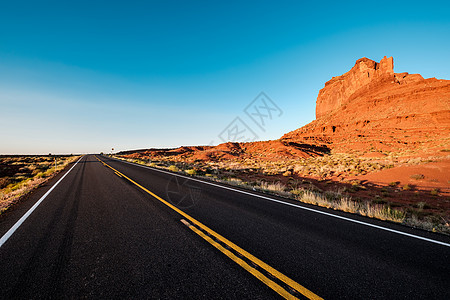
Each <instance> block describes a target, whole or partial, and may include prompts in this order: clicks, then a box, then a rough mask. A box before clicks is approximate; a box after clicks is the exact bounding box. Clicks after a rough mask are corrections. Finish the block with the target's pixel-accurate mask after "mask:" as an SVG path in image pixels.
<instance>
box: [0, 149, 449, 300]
mask: <svg viewBox="0 0 450 300" xmlns="http://www.w3.org/2000/svg"><path fill="white" fill-rule="evenodd" d="M97 157H98V158H99V159H101V160H102V161H103V162H104V163H102V162H101V161H99V160H98V159H97V158H96V156H94V155H88V156H84V157H83V158H82V159H81V160H80V161H79V162H78V163H77V164H76V165H75V166H74V167H73V169H71V171H70V172H69V173H67V171H66V173H65V174H67V175H66V176H65V177H64V178H63V179H62V180H61V181H60V182H59V183H58V184H57V185H56V187H54V189H53V190H52V191H51V192H50V193H49V194H48V195H47V196H46V198H45V199H43V200H42V202H40V204H39V206H37V207H36V209H35V210H34V211H33V212H32V213H31V214H30V215H29V216H28V218H27V219H26V220H24V221H23V223H21V225H20V226H19V227H18V228H17V229H16V230H15V231H14V232H13V233H12V234H11V231H9V233H7V232H8V230H10V228H11V227H13V225H14V224H16V222H17V221H18V220H19V219H20V218H21V217H22V216H23V215H24V214H25V213H26V212H27V211H29V209H30V208H31V207H32V206H33V205H34V204H35V203H37V201H38V200H39V199H41V197H42V196H43V195H44V194H45V193H46V192H48V191H49V189H50V188H51V187H52V186H53V185H54V184H55V183H56V182H57V181H58V180H59V179H60V178H61V176H63V175H64V174H61V175H59V176H58V177H57V178H55V179H53V180H52V181H50V182H49V183H48V184H47V185H45V186H43V187H41V188H39V189H38V190H37V191H36V192H34V193H33V194H32V195H30V197H28V199H26V200H25V201H23V202H22V203H20V204H19V205H17V206H16V207H15V208H14V209H12V210H11V211H9V212H7V213H6V214H4V215H2V216H1V217H0V237H2V238H3V242H2V243H0V245H1V246H0V298H1V299H14V298H20V299H30V298H33V299H42V298H45V299H48V298H55V299H60V298H127V299H131V298H132V299H137V298H158V299H160V298H163V299H167V298H171V299H172V298H183V299H198V298H218V299H237V298H239V299H248V298H252V299H255V298H256V299H271V298H275V299H277V298H280V297H281V296H283V295H284V296H285V297H291V296H292V297H298V298H314V297H323V298H325V299H344V298H345V299H450V247H449V246H450V238H449V237H446V236H442V235H438V234H433V233H428V232H424V231H420V230H414V229H410V228H407V227H403V226H400V225H396V224H391V223H385V222H381V221H376V220H372V219H367V218H363V217H358V216H352V215H349V214H345V213H339V212H334V211H329V210H326V209H321V208H316V207H313V206H308V205H303V204H299V203H296V202H294V201H289V200H284V199H279V198H276V197H273V196H270V197H269V198H270V199H267V198H264V195H262V194H257V193H248V192H241V191H239V190H234V188H233V189H230V188H224V187H222V186H220V185H217V184H210V183H203V182H201V181H198V180H190V179H187V178H186V177H182V176H175V175H173V174H169V173H166V172H161V171H159V170H154V169H151V168H146V167H142V166H138V165H133V164H129V163H124V162H121V161H117V160H114V159H110V158H107V157H103V156H97ZM252 194H255V195H252ZM261 196H262V197H261ZM271 199H272V200H271ZM273 200H276V201H273ZM323 212H325V214H323ZM328 214H331V215H328ZM335 216H338V217H335ZM341 217H342V218H341ZM182 219H183V220H184V221H183V222H181V221H180V220H182ZM352 220H354V221H356V222H354V221H352ZM371 225H375V226H371ZM377 226H381V227H382V228H380V227H377ZM386 229H387V230H386ZM402 233H406V235H405V234H402ZM5 234H6V235H8V238H7V239H5ZM421 238H425V239H429V240H424V239H421ZM286 293H287V294H286ZM286 295H287V296H286Z"/></svg>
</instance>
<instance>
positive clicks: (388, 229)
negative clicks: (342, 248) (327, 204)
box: [113, 158, 450, 247]
mask: <svg viewBox="0 0 450 300" xmlns="http://www.w3.org/2000/svg"><path fill="white" fill-rule="evenodd" d="M113 159H115V160H116V161H119V162H124V163H127V164H130V165H133V166H139V167H142V168H146V169H150V170H154V171H158V172H161V173H166V174H170V175H176V176H179V177H183V178H187V179H189V180H192V181H197V182H201V183H204V184H209V185H212V186H215V187H220V188H223V189H226V190H231V191H235V192H239V193H242V194H246V195H250V196H254V197H259V198H262V199H265V200H269V201H273V202H277V203H281V204H284V205H289V206H293V207H296V208H301V209H304V210H308V211H311V212H315V213H319V214H323V215H326V216H329V217H334V218H338V219H341V220H346V221H349V222H353V223H357V224H361V225H365V226H369V227H373V228H377V229H381V230H385V231H389V232H393V233H397V234H401V235H404V236H408V237H412V238H416V239H419V240H423V241H427V242H431V243H435V244H439V245H442V246H447V247H450V244H449V243H445V242H441V241H437V240H433V239H429V238H426V237H422V236H419V235H415V234H411V233H407V232H403V231H399V230H395V229H391V228H387V227H383V226H379V225H375V224H370V223H366V222H363V221H358V220H354V219H350V218H347V217H343V216H339V215H335V214H331V213H327V212H324V211H320V210H317V209H314V208H309V207H304V206H301V205H298V204H293V203H289V202H285V201H281V200H277V199H273V198H270V197H266V196H262V195H258V194H252V193H250V192H246V191H241V190H238V189H234V188H231V187H228V186H223V185H220V184H215V183H212V182H207V181H203V180H200V179H197V178H192V177H188V176H184V175H181V174H177V173H172V172H168V171H164V170H160V169H157V168H152V167H149V166H144V165H140V164H135V163H131V162H128V161H125V160H121V159H117V158H113Z"/></svg>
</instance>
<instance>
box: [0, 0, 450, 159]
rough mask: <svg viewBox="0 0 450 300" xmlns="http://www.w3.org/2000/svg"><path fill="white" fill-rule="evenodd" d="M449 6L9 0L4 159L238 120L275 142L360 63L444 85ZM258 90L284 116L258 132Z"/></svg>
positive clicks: (181, 137)
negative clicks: (389, 61)
mask: <svg viewBox="0 0 450 300" xmlns="http://www.w3.org/2000/svg"><path fill="white" fill-rule="evenodd" d="M94 2H95V3H94ZM449 7H450V5H449V4H448V3H447V2H445V1H442V2H434V1H427V2H423V1H421V2H418V3H414V2H412V1H407V2H402V1H386V2H382V1H374V2H370V3H369V2H363V1H358V2H346V1H341V2H335V1H332V2H329V3H326V2H323V1H322V2H317V3H312V2H310V1H308V2H302V1H246V2H244V1H222V2H219V1H126V2H125V1H73V2H72V3H67V2H65V1H39V2H38V1H30V2H27V1H20V2H19V1H3V2H2V3H1V4H0V126H1V131H0V154H13V153H17V154H21V153H49V152H52V153H92V152H100V151H103V152H108V151H110V150H111V148H112V147H114V148H115V149H116V150H127V149H140V148H150V147H175V146H180V145H207V144H210V143H212V144H218V143H220V142H222V141H221V140H220V138H219V137H218V135H219V134H220V133H221V132H222V131H223V130H224V129H225V128H227V126H228V125H229V124H230V122H232V121H233V120H234V119H235V118H236V117H239V118H240V119H241V120H242V121H243V122H244V123H246V124H247V125H248V127H250V128H251V129H252V130H253V131H254V132H255V133H256V135H257V136H258V139H259V140H266V139H276V138H279V137H280V136H282V135H283V134H284V133H286V132H289V131H291V130H294V129H296V128H298V127H300V126H302V125H305V124H307V123H309V122H310V121H312V120H313V119H314V118H315V115H314V112H315V100H316V97H317V94H318V92H319V90H320V89H321V88H322V87H323V86H324V83H325V82H326V81H328V80H329V79H331V77H332V76H337V75H340V74H342V73H344V72H346V71H348V70H349V69H350V68H351V67H352V66H353V65H354V62H355V61H356V60H357V59H358V58H361V57H364V56H365V57H368V58H371V59H374V60H377V61H379V60H380V59H381V58H382V57H383V56H384V55H387V56H393V57H394V68H395V71H396V72H409V73H420V74H422V75H423V76H424V77H437V78H443V79H450V59H449V55H448V53H450V39H449V38H448V37H449V36H450V18H449V15H450V9H449ZM260 92H265V93H266V94H267V95H268V96H269V97H270V98H271V99H272V100H273V102H274V103H276V105H277V106H278V107H279V108H280V109H281V110H282V112H283V113H282V115H281V116H277V117H274V118H273V119H272V120H270V122H267V124H266V126H265V128H264V131H263V130H261V128H259V127H257V126H256V125H255V124H254V123H253V121H252V120H251V119H249V117H248V116H247V115H246V114H245V112H244V109H245V107H246V106H247V105H248V104H249V103H251V102H252V101H253V99H254V98H255V97H256V96H258V95H259V93H260Z"/></svg>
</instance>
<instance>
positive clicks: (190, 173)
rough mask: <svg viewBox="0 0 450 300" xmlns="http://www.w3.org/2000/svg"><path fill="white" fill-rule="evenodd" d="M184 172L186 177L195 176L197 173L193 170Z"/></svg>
mask: <svg viewBox="0 0 450 300" xmlns="http://www.w3.org/2000/svg"><path fill="white" fill-rule="evenodd" d="M184 172H186V174H188V175H197V171H196V170H195V169H189V170H185V171H184Z"/></svg>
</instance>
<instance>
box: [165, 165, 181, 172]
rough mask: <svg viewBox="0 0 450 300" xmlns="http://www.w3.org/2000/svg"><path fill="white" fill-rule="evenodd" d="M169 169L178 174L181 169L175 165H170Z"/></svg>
mask: <svg viewBox="0 0 450 300" xmlns="http://www.w3.org/2000/svg"><path fill="white" fill-rule="evenodd" d="M167 169H168V170H169V171H172V172H178V171H179V169H178V168H177V166H175V165H170V166H169V167H168V168H167Z"/></svg>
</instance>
